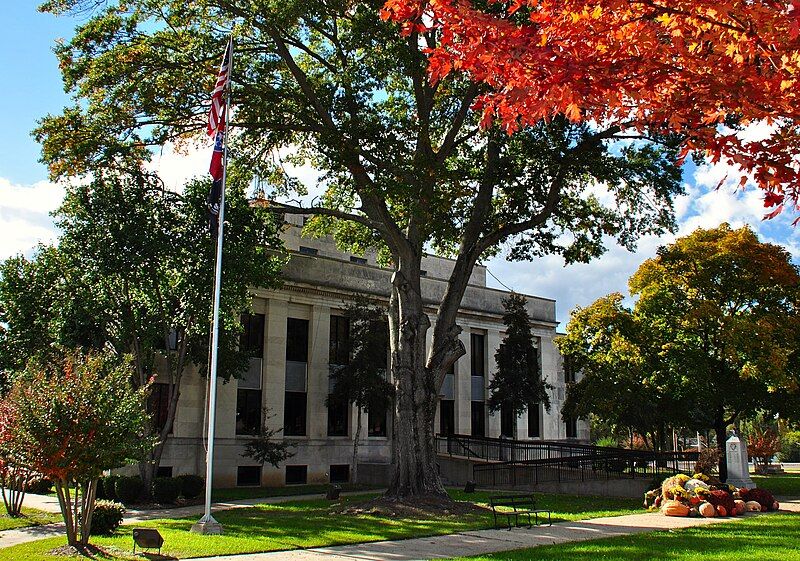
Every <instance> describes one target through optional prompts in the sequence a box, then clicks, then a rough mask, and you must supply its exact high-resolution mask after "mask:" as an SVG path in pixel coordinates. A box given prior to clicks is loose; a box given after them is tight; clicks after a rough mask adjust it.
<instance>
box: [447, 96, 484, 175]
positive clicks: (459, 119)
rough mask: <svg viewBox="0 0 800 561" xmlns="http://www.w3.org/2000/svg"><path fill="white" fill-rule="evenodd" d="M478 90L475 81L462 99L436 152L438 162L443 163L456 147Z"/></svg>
mask: <svg viewBox="0 0 800 561" xmlns="http://www.w3.org/2000/svg"><path fill="white" fill-rule="evenodd" d="M478 90H479V87H478V85H477V84H475V83H473V84H472V85H470V87H469V88H468V89H467V93H466V95H464V97H463V99H462V100H461V105H460V106H459V108H458V111H456V114H455V117H454V118H453V122H452V124H451V125H450V129H449V130H448V131H447V134H446V135H445V137H444V140H443V141H442V145H441V146H440V147H439V151H438V152H437V154H436V161H437V163H438V164H440V165H441V164H442V163H443V162H444V161H445V160H446V159H447V158H448V157H449V156H450V154H452V152H453V149H454V148H455V147H456V137H457V135H458V133H459V131H460V130H461V127H463V126H464V121H465V120H466V118H467V114H468V113H469V108H470V105H472V101H473V100H474V99H475V96H477V95H478Z"/></svg>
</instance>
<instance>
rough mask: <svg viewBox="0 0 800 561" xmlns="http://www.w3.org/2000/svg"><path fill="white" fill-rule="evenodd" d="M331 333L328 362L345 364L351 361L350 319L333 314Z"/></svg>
mask: <svg viewBox="0 0 800 561" xmlns="http://www.w3.org/2000/svg"><path fill="white" fill-rule="evenodd" d="M330 331H331V333H330V339H329V341H330V343H329V350H328V363H329V364H334V365H344V364H349V363H350V320H349V319H348V318H346V317H343V316H331V330H330Z"/></svg>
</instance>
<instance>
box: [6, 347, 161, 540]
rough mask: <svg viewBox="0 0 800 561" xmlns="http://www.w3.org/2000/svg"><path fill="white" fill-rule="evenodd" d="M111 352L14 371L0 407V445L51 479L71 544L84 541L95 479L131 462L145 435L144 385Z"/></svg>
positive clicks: (148, 442)
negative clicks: (1, 441) (4, 412)
mask: <svg viewBox="0 0 800 561" xmlns="http://www.w3.org/2000/svg"><path fill="white" fill-rule="evenodd" d="M126 359H129V357H125V358H122V359H120V357H116V356H113V355H111V354H89V355H85V356H81V355H78V354H70V353H68V354H67V355H66V358H64V359H63V361H59V362H56V363H49V364H45V365H41V366H36V365H34V364H33V363H32V364H31V365H30V366H29V367H28V369H27V370H25V371H24V372H23V373H21V374H20V375H18V376H17V377H16V378H15V380H14V383H13V386H12V388H11V391H10V393H9V395H8V396H7V397H6V398H5V400H4V403H3V408H4V409H6V408H7V409H8V410H10V411H11V414H10V420H11V422H10V423H9V424H8V425H6V426H4V427H3V432H5V433H6V435H7V437H6V438H5V445H4V448H5V449H6V450H7V451H8V454H9V455H10V456H11V457H13V458H14V461H15V462H17V464H18V465H20V466H24V467H26V468H27V469H29V470H31V471H35V472H37V473H40V474H42V475H43V476H45V477H48V478H50V479H52V480H53V481H54V483H55V487H56V494H57V495H58V503H59V505H60V506H61V513H62V515H63V516H64V523H65V524H66V532H67V541H68V543H69V545H71V546H76V547H85V546H86V545H87V544H88V541H89V534H90V532H91V526H92V513H93V512H94V505H95V497H96V492H97V480H98V478H99V477H100V476H101V475H102V473H103V470H107V469H112V468H118V467H121V466H123V465H125V464H127V463H132V462H134V461H135V460H136V459H137V458H139V457H140V456H141V454H142V453H143V452H144V451H146V450H147V449H148V448H151V447H152V446H153V445H154V444H155V439H154V438H152V437H148V436H147V433H148V425H149V422H150V420H149V418H148V415H147V410H146V408H145V401H146V399H147V386H143V387H141V388H139V389H134V388H133V386H132V385H131V369H132V366H131V365H130V364H129V361H128V360H126Z"/></svg>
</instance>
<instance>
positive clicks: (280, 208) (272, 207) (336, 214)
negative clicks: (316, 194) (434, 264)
mask: <svg viewBox="0 0 800 561" xmlns="http://www.w3.org/2000/svg"><path fill="white" fill-rule="evenodd" d="M254 204H255V205H258V206H260V207H261V208H265V209H267V210H268V211H270V212H274V213H275V214H313V215H318V216H330V217H332V218H338V219H339V220H349V221H351V222H357V223H358V224H362V225H363V226H366V227H367V228H370V229H371V230H378V231H380V232H384V226H383V224H381V223H379V222H376V221H373V220H371V219H370V218H369V217H367V216H362V215H360V214H352V213H350V212H345V211H343V210H337V209H334V208H327V207H319V206H311V207H302V206H294V205H287V204H284V203H272V202H271V201H266V202H261V201H254Z"/></svg>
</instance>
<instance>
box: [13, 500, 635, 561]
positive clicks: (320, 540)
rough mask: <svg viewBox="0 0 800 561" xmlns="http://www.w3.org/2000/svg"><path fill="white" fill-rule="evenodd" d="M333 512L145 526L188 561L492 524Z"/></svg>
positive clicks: (299, 507) (593, 507)
mask: <svg viewBox="0 0 800 561" xmlns="http://www.w3.org/2000/svg"><path fill="white" fill-rule="evenodd" d="M451 494H452V495H453V497H454V498H455V499H457V500H464V499H466V498H468V499H469V500H471V501H474V502H478V503H481V502H485V501H486V500H487V497H488V494H487V493H480V492H479V493H474V494H471V495H465V494H464V493H463V492H462V491H452V492H451ZM369 496H371V495H359V496H358V497H355V498H354V497H347V498H345V499H343V500H344V502H353V501H355V500H363V499H364V498H367V497H369ZM373 496H374V495H373ZM539 497H540V501H541V506H543V507H547V508H551V509H552V510H553V518H554V521H556V520H579V519H585V518H595V517H598V516H608V515H614V514H628V513H631V512H640V504H639V500H638V499H608V498H600V497H571V496H565V495H539ZM335 508H338V506H337V505H336V504H335V503H334V504H332V503H330V502H328V501H320V500H314V501H292V502H289V503H282V504H274V505H266V504H263V505H257V506H254V507H248V508H241V509H233V510H228V511H224V512H220V513H218V514H215V517H216V518H217V520H219V521H220V522H221V523H222V525H223V526H224V528H225V534H224V535H222V536H197V535H195V534H192V533H190V532H189V528H190V527H191V525H192V524H193V523H194V522H196V520H197V516H193V517H190V518H183V519H163V520H153V521H149V522H146V523H142V524H141V525H140V526H142V527H156V528H158V529H159V531H160V532H161V534H162V535H163V536H164V541H165V543H164V548H163V550H162V553H164V554H165V555H171V556H174V557H177V558H180V559H183V558H187V557H199V556H207V555H225V554H234V553H254V552H258V551H276V550H285V549H296V548H301V547H319V546H326V545H338V544H348V543H358V542H369V541H378V540H387V539H402V538H410V537H419V536H430V535H437V534H450V533H454V532H459V531H464V530H471V529H477V528H487V527H490V526H491V525H492V518H491V514H488V513H476V514H469V515H458V516H438V517H434V518H420V517H407V518H403V517H382V516H376V515H359V516H353V515H342V514H338V513H336V512H334V509H335ZM131 531H132V528H131V527H130V526H123V527H122V528H121V529H120V530H119V533H118V534H117V535H116V536H114V537H97V538H93V539H92V543H95V544H97V545H100V546H102V547H105V548H113V550H114V551H115V552H117V554H118V555H119V557H115V558H116V559H125V558H127V557H128V555H127V553H129V552H130V551H131V547H132V538H131ZM63 543H64V539H63V538H50V539H46V540H41V541H37V542H31V543H28V544H23V545H19V546H15V547H11V548H7V549H1V550H0V561H18V560H19V559H25V560H26V561H41V560H45V559H46V560H49V561H55V559H54V558H53V557H52V556H49V555H47V552H48V551H50V550H51V549H53V548H55V547H58V546H59V545H61V544H63Z"/></svg>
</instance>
